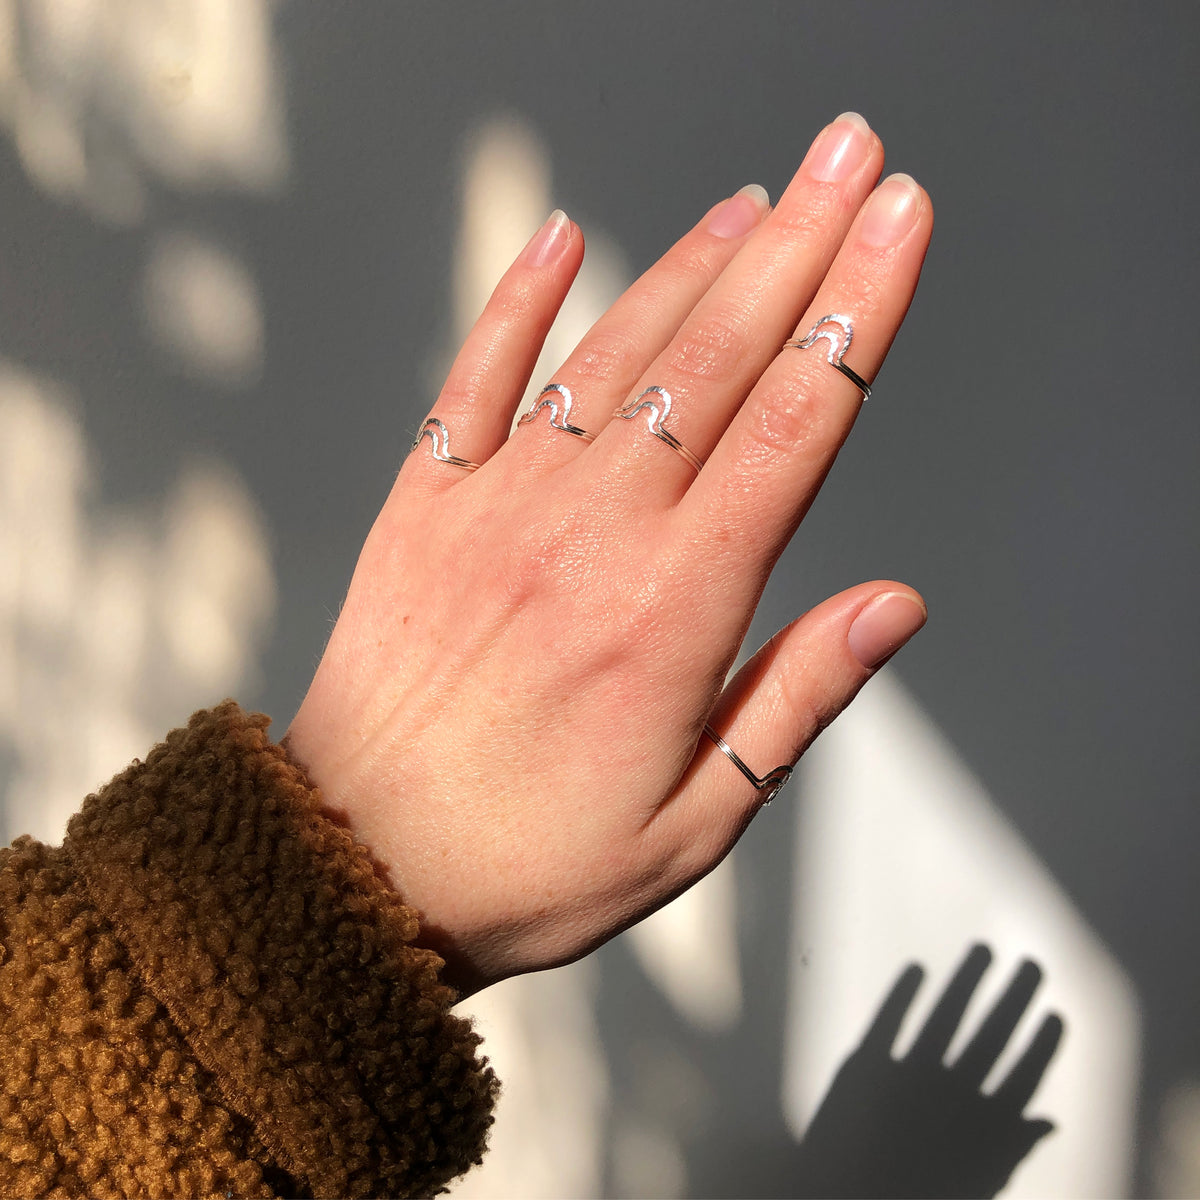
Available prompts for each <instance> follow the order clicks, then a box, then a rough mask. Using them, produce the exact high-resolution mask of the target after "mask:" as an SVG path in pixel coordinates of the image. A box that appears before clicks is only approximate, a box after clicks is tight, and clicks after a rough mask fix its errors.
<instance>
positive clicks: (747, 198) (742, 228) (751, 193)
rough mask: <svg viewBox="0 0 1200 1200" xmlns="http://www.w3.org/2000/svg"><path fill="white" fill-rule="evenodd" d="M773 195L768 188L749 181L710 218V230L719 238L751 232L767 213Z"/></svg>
mask: <svg viewBox="0 0 1200 1200" xmlns="http://www.w3.org/2000/svg"><path fill="white" fill-rule="evenodd" d="M770 207H771V197H770V196H768V195H767V189H766V188H763V187H759V186H758V184H757V183H748V184H747V185H746V186H745V187H744V188H742V190H741V191H739V192H735V193H734V194H733V195H732V196H730V197H729V199H728V200H726V201H725V202H724V203H723V204H720V205H718V206H717V210H716V212H714V213H713V215H712V216H711V217H709V218H708V226H707V229H708V232H709V233H711V234H713V235H714V236H716V237H719V238H739V237H741V236H742V235H743V234H746V233H749V232H750V230H752V229H754V228H755V227H756V226H757V225H758V224H759V222H760V221H761V220H762V219H763V217H765V216H766V215H767V209H768V208H770Z"/></svg>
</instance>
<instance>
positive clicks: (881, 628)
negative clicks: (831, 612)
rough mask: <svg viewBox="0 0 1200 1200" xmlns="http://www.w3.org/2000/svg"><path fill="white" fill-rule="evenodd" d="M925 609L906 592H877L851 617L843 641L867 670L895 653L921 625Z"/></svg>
mask: <svg viewBox="0 0 1200 1200" xmlns="http://www.w3.org/2000/svg"><path fill="white" fill-rule="evenodd" d="M927 616H928V613H927V612H926V611H925V606H924V605H923V604H919V603H918V602H917V601H916V600H914V599H913V597H912V596H910V595H909V594H908V593H907V592H886V593H884V595H882V596H877V597H876V598H875V599H874V600H872V601H871V603H870V604H868V605H867V607H866V608H864V609H863V610H862V612H860V613H859V614H858V616H857V617H855V618H854V622H853V624H852V625H851V626H850V632H849V633H848V634H847V635H846V642H847V644H848V645H849V647H850V653H851V654H853V655H854V657H855V658H857V659H858V661H859V662H860V663H862V665H863V666H864V667H866V668H867V670H868V671H873V670H874V669H875V668H876V667H877V666H879V664H880V663H882V662H883V660H884V659H885V658H888V657H890V656H891V655H893V654H895V653H896V651H897V650H899V649H900V647H901V646H903V645H904V643H905V642H907V641H908V639H909V638H910V637H912V636H913V634H914V633H916V632H917V630H918V629H920V628H921V626H922V625H924V624H925V618H926V617H927Z"/></svg>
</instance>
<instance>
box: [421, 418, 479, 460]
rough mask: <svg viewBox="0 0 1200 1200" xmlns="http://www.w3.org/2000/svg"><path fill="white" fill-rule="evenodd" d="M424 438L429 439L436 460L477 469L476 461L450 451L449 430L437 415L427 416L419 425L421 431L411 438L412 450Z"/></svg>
mask: <svg viewBox="0 0 1200 1200" xmlns="http://www.w3.org/2000/svg"><path fill="white" fill-rule="evenodd" d="M425 438H428V439H429V444H430V449H431V453H432V454H433V457H434V458H435V459H436V460H437V461H438V462H440V463H446V464H447V465H449V466H451V467H461V468H462V469H463V470H464V471H478V470H479V464H478V463H474V462H471V460H470V459H467V458H459V457H458V455H457V454H451V453H450V430H448V429H447V428H446V426H445V424H444V423H443V422H441V421H439V420H438V419H437V417H429V418H427V420H426V421H425V424H424V425H422V426H421V432H420V433H418V434H417V436H416V437H415V438H413V444H412V448H413V450H414V451H415V450H416V449H417V447H418V446H420V444H421V442H422V441H424V440H425Z"/></svg>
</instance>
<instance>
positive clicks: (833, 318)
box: [783, 313, 871, 400]
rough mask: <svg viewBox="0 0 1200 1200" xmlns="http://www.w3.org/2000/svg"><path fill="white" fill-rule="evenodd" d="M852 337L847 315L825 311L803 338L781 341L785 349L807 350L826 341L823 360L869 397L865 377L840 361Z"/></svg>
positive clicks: (867, 398)
mask: <svg viewBox="0 0 1200 1200" xmlns="http://www.w3.org/2000/svg"><path fill="white" fill-rule="evenodd" d="M834 326H837V332H836V333H835V332H834V328H833V327H834ZM853 339H854V326H853V325H852V324H851V323H850V318H849V317H844V316H842V314H841V313H827V314H826V315H825V316H823V317H822V318H821V319H820V320H819V321H817V322H816V323H815V324H814V325H813V327H812V328H811V329H810V330H809V331H808V333H807V334H806V335H805V336H804V337H803V338H792V339H791V340H790V341H787V342H784V343H783V348H784V349H785V350H788V349H791V350H808V349H809V348H810V347H812V346H815V345H816V344H817V342H821V341H824V342H828V343H829V349H828V351H827V352H826V354H825V360H826V362H828V363H829V365H830V366H831V367H833V368H834V369H835V370H838V371H841V373H842V374H843V375H845V377H846V378H847V379H848V380H850V382H851V383H852V384H854V386H855V387H856V388H858V390H859V391H860V392H862V396H863V399H864V400H869V399H870V398H871V388H870V385H869V384H868V383H867V381H866V380H865V379H863V377H862V376H861V375H859V374H858V373H857V372H855V371H853V370H851V368H850V367H848V366H846V364H845V363H844V362H843V361H842V359H843V358H844V357H845V355H846V351H847V350H849V349H850V343H851V341H853Z"/></svg>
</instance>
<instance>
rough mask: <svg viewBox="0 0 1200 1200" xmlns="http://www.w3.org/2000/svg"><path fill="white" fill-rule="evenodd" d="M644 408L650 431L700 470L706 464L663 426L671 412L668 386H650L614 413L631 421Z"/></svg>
mask: <svg viewBox="0 0 1200 1200" xmlns="http://www.w3.org/2000/svg"><path fill="white" fill-rule="evenodd" d="M646 397H650V398H649V399H646ZM643 409H645V410H646V424H647V425H649V426H650V432H651V433H652V434H654V436H655V437H656V438H658V440H659V441H660V442H666V444H667V445H668V446H670V447H671V449H672V450H674V451H675V453H676V454H678V455H679V456H680V457H681V458H682V459H684V461H685V462H687V463H688V464H689V465H690V466H692V467H693V468H695V470H696V471H699V470H700V468H701V467H703V466H704V464H703V463H702V462H701V461H700V460H699V459H698V458H697V457H696V456H695V455H694V454H693V453H692V452H691V451H690V450H689V449H688V448H687V447H686V446H685V445H684V444H683V443H682V442H681V441H680V440H679V439H678V438H677V437H676V436H675V435H674V434H673V433H672V432H671V431H670V430H669V429H664V428H663V422H664V421H665V420H666V419H667V417H668V416H669V415H670V413H671V393H670V392H668V391H667V389H666V388H661V387H655V386H651V387H648V388H646V389H645V391H643V392H641V393H640V394H639V395H637V396H635V397H634V398H633V399H632V400H630V401H628V402H627V403H625V404H623V405H621V407H620V408H618V409H617V411H616V413H615V414H614V415H615V416H618V417H623V418H624V419H625V420H626V421H629V420H632V419H633V418H634V417H636V416H637V415H638V413H640V412H641V411H642V410H643Z"/></svg>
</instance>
